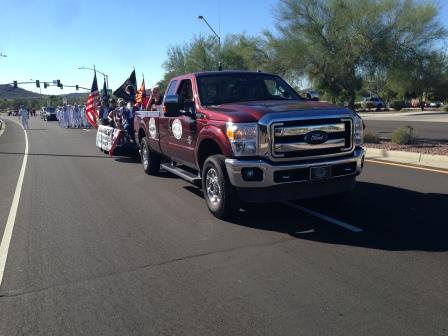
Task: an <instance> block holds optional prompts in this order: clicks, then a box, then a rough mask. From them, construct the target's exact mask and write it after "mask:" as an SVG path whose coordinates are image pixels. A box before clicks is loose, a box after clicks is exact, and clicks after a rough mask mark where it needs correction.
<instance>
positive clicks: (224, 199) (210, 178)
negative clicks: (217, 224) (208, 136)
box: [202, 155, 239, 218]
mask: <svg viewBox="0 0 448 336" xmlns="http://www.w3.org/2000/svg"><path fill="white" fill-rule="evenodd" d="M224 160H225V157H224V155H212V156H210V157H209V158H207V160H205V163H204V168H203V170H202V190H203V192H204V198H205V202H206V203H207V207H208V209H209V210H210V212H211V213H212V214H213V215H214V216H215V217H217V218H228V217H231V216H233V215H234V214H235V213H236V212H237V211H238V208H239V200H238V195H237V193H236V190H235V187H234V186H233V185H232V184H231V183H230V181H229V177H228V176H227V170H226V166H225V162H224Z"/></svg>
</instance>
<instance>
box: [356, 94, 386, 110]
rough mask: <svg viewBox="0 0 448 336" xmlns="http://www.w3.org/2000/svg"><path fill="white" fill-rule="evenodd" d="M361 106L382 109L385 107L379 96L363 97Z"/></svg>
mask: <svg viewBox="0 0 448 336" xmlns="http://www.w3.org/2000/svg"><path fill="white" fill-rule="evenodd" d="M361 107H362V108H375V109H382V108H385V107H386V104H385V103H384V101H383V100H382V99H381V98H380V97H364V98H363V100H362V102H361Z"/></svg>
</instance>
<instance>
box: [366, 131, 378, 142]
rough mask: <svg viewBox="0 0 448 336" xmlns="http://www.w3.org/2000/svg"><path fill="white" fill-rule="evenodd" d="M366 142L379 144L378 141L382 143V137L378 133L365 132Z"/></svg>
mask: <svg viewBox="0 0 448 336" xmlns="http://www.w3.org/2000/svg"><path fill="white" fill-rule="evenodd" d="M364 142H365V143H374V144H378V143H380V137H379V136H378V134H375V133H372V132H365V133H364Z"/></svg>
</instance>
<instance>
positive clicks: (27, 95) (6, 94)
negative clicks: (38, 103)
mask: <svg viewBox="0 0 448 336" xmlns="http://www.w3.org/2000/svg"><path fill="white" fill-rule="evenodd" d="M50 96H56V97H67V99H68V100H69V101H71V100H87V98H88V97H89V93H88V92H73V93H67V94H64V93H62V94H59V95H44V94H42V95H41V94H39V93H36V92H32V91H28V90H25V89H22V88H20V87H17V88H15V87H14V86H12V85H9V84H0V99H39V98H48V97H50Z"/></svg>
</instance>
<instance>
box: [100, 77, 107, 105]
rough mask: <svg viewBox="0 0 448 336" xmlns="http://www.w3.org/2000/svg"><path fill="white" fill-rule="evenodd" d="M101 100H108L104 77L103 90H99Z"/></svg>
mask: <svg viewBox="0 0 448 336" xmlns="http://www.w3.org/2000/svg"><path fill="white" fill-rule="evenodd" d="M101 100H102V101H108V100H109V93H108V92H107V86H106V79H104V84H103V91H102V92H101Z"/></svg>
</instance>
